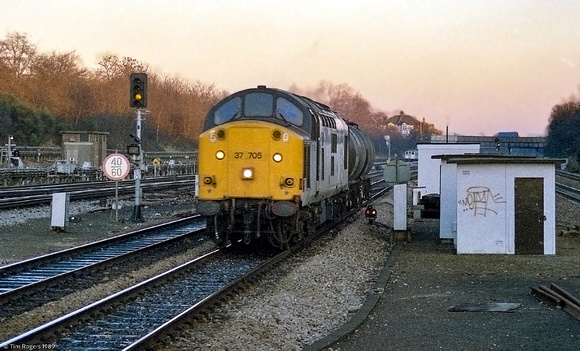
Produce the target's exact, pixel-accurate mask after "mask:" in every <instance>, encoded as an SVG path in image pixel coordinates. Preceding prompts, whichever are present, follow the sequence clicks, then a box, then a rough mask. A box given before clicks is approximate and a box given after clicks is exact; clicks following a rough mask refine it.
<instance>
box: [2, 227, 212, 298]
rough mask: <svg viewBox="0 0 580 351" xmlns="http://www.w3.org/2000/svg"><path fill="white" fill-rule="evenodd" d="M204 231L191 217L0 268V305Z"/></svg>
mask: <svg viewBox="0 0 580 351" xmlns="http://www.w3.org/2000/svg"><path fill="white" fill-rule="evenodd" d="M204 229H205V225H204V222H203V221H202V220H201V218H200V217H199V216H191V217H187V218H183V219H179V220H175V221H171V222H168V223H163V224H159V225H155V226H152V227H148V228H143V229H140V230H136V231H133V232H130V233H127V234H123V235H119V236H116V237H112V238H107V239H103V240H100V241H97V242H93V243H89V244H85V245H81V246H77V247H74V248H71V249H67V250H62V251H59V252H55V253H51V254H47V255H43V256H40V257H35V258H32V259H29V260H25V261H21V262H16V263H13V264H10V265H7V266H3V267H0V303H2V304H4V303H5V302H6V301H10V300H14V299H16V298H19V297H21V296H24V295H27V294H30V293H31V292H33V291H37V290H40V289H43V288H46V287H47V286H53V285H55V284H56V283H58V282H59V281H63V280H66V279H68V278H72V277H73V276H74V275H76V274H78V273H80V272H85V273H86V272H89V271H94V270H95V269H98V268H100V267H104V266H107V265H111V264H114V263H116V262H119V261H121V260H125V259H128V258H129V257H131V256H133V255H136V254H139V253H142V252H144V251H145V250H150V249H155V248H157V247H159V246H161V245H169V244H171V243H172V242H175V241H178V240H182V239H183V238H186V237H188V236H190V235H192V234H194V233H196V232H199V231H202V230H204Z"/></svg>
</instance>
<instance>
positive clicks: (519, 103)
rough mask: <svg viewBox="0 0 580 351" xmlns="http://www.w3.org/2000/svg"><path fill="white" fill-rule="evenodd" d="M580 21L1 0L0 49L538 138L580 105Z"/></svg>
mask: <svg viewBox="0 0 580 351" xmlns="http://www.w3.org/2000/svg"><path fill="white" fill-rule="evenodd" d="M579 16H580V1H577V0H558V1H544V0H510V1H508V0H505V1H496V0H468V1H461V0H457V1H452V0H424V1H419V0H404V1H403V0H401V1H390V0H357V1H352V0H319V1H316V0H292V1H287V0H237V1H234V0H232V1H226V0H195V1H187V0H173V1H166V0H141V1H133V0H131V1H124V0H92V1H81V0H53V1H46V0H0V39H4V38H5V37H6V35H7V34H8V33H10V32H19V33H26V34H27V35H28V39H29V40H30V41H31V42H32V43H34V44H35V45H36V46H37V48H38V50H39V51H40V52H41V53H50V52H53V51H56V52H57V53H65V52H70V51H75V52H76V53H77V54H79V55H80V57H81V58H82V60H83V64H84V66H86V67H89V68H95V67H96V65H97V62H98V61H99V59H100V58H101V57H102V56H104V55H106V54H114V55H117V56H119V57H124V56H128V57H132V58H134V59H137V60H138V61H140V62H143V63H145V64H147V65H148V66H149V67H150V68H151V70H152V71H153V72H154V73H162V74H168V75H172V76H178V77H180V78H184V79H187V80H190V81H201V82H203V83H207V84H215V85H216V87H218V88H220V89H224V90H227V91H230V92H235V91H237V90H241V89H245V88H249V87H254V86H257V85H260V84H265V85H267V86H271V87H277V88H282V89H288V88H289V87H290V86H292V85H296V86H298V87H299V88H301V89H303V90H304V91H307V90H313V89H315V88H316V86H317V85H318V83H319V82H320V81H329V82H332V83H333V84H343V83H345V84H348V85H349V86H350V87H351V88H353V89H354V90H355V91H357V92H359V93H360V94H361V95H362V97H364V98H365V99H367V100H368V101H369V102H370V103H371V105H372V106H373V108H374V109H375V110H377V111H384V112H386V113H388V115H389V116H391V115H392V114H394V113H395V111H399V110H404V111H405V113H406V114H409V115H413V116H415V117H417V118H419V119H423V118H425V119H426V120H427V121H428V122H430V123H433V124H435V127H436V128H438V129H440V130H445V127H446V126H447V125H448V126H449V132H450V133H457V134H463V135H494V134H495V133H497V132H498V131H517V132H519V133H520V136H534V135H545V132H546V127H547V125H548V118H549V116H550V111H551V109H552V107H553V106H554V105H556V104H559V103H562V102H563V101H568V100H569V99H570V98H571V97H572V96H574V97H575V98H578V97H579V95H580V92H579V84H580V20H579V19H578V18H579ZM153 112H154V111H153Z"/></svg>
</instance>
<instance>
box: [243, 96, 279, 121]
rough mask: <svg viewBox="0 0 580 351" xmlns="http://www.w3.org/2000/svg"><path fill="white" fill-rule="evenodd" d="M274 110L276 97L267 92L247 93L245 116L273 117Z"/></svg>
mask: <svg viewBox="0 0 580 351" xmlns="http://www.w3.org/2000/svg"><path fill="white" fill-rule="evenodd" d="M272 111H274V97H273V96H272V95H270V94H266V93H253V94H248V95H246V98H245V101H244V116H251V117H271V116H272Z"/></svg>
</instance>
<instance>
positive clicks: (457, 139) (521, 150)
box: [431, 132, 546, 157]
mask: <svg viewBox="0 0 580 351" xmlns="http://www.w3.org/2000/svg"><path fill="white" fill-rule="evenodd" d="M431 143H460V144H461V143H477V144H479V145H480V146H481V153H484V154H500V155H511V156H535V157H543V155H544V146H545V145H546V138H545V137H521V136H519V135H518V133H517V132H499V133H497V134H496V135H494V136H469V135H448V136H446V135H432V136H431Z"/></svg>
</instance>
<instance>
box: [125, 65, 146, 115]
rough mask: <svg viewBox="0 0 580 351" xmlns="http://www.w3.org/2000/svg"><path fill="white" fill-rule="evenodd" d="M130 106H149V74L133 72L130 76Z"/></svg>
mask: <svg viewBox="0 0 580 351" xmlns="http://www.w3.org/2000/svg"><path fill="white" fill-rule="evenodd" d="M129 94H130V95H129V106H130V107H134V108H143V107H147V74H146V73H131V76H130V78H129Z"/></svg>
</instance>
